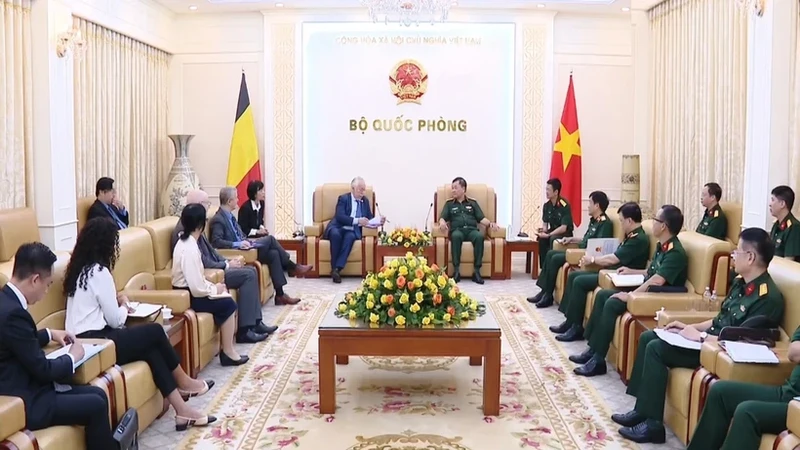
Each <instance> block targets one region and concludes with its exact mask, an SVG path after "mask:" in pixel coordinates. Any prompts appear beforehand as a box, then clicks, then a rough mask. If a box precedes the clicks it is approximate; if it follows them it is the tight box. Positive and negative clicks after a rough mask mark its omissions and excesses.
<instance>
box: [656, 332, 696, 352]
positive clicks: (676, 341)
mask: <svg viewBox="0 0 800 450" xmlns="http://www.w3.org/2000/svg"><path fill="white" fill-rule="evenodd" d="M653 331H655V333H656V336H658V338H659V339H661V340H662V341H664V342H666V343H667V344H669V345H671V346H673V347H680V348H687V349H689V350H698V351H699V350H700V346H701V344H700V343H699V342H695V341H690V340H688V339H686V338H685V337H683V336H681V335H680V334H678V333H673V332H671V331H667V330H665V329H663V328H656V329H655V330H653Z"/></svg>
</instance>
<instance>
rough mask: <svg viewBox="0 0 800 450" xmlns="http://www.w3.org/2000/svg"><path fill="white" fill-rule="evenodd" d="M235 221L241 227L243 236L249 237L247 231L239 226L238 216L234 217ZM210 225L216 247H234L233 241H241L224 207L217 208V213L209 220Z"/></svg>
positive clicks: (212, 239)
mask: <svg viewBox="0 0 800 450" xmlns="http://www.w3.org/2000/svg"><path fill="white" fill-rule="evenodd" d="M233 221H234V222H235V223H236V226H237V227H239V231H240V232H241V234H242V236H245V237H247V233H245V232H244V231H242V227H240V226H239V222H238V221H237V220H236V216H234V217H233ZM208 226H209V228H210V234H211V245H213V246H214V248H233V243H234V242H237V241H239V238H237V237H236V232H235V231H234V230H233V227H232V226H231V222H230V219H228V218H227V217H225V212H224V211H223V210H222V209H218V210H217V213H216V214H214V217H212V218H211V220H210V221H209V223H208Z"/></svg>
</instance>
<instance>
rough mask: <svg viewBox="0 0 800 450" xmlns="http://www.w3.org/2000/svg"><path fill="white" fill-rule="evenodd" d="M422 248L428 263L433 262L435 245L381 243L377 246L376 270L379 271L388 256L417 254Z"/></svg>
mask: <svg viewBox="0 0 800 450" xmlns="http://www.w3.org/2000/svg"><path fill="white" fill-rule="evenodd" d="M420 248H421V249H422V256H424V257H425V259H427V260H428V264H433V262H434V259H436V248H435V247H434V246H433V245H426V246H424V247H403V246H402V245H381V244H377V245H376V246H375V265H374V266H373V267H375V271H376V272H377V271H378V270H379V269H380V268H381V267H383V265H384V264H385V260H386V258H387V257H392V256H394V257H398V258H399V257H401V256H406V253H408V252H411V253H413V254H415V255H417V254H419V253H418V252H419V249H420Z"/></svg>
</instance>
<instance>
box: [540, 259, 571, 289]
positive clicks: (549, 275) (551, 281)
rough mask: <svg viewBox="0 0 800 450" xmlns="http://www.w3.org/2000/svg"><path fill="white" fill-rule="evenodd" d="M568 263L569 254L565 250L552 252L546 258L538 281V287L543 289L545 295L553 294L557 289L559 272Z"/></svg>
mask: <svg viewBox="0 0 800 450" xmlns="http://www.w3.org/2000/svg"><path fill="white" fill-rule="evenodd" d="M566 262H567V252H565V251H564V250H550V251H549V252H547V254H546V255H545V256H544V263H542V265H541V267H540V268H539V279H537V280H536V285H537V286H539V287H540V288H541V289H542V292H544V293H545V294H550V295H552V294H553V291H555V289H556V278H558V271H559V270H561V267H562V266H563V265H564V263H566Z"/></svg>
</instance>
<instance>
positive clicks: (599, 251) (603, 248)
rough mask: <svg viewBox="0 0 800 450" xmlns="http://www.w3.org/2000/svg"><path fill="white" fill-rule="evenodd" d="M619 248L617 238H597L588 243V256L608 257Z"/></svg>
mask: <svg viewBox="0 0 800 450" xmlns="http://www.w3.org/2000/svg"><path fill="white" fill-rule="evenodd" d="M618 247H619V239H615V238H602V239H601V238H597V239H589V241H587V242H586V256H594V257H600V256H606V255H610V254H612V253H614V252H616V251H617V248H618Z"/></svg>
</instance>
